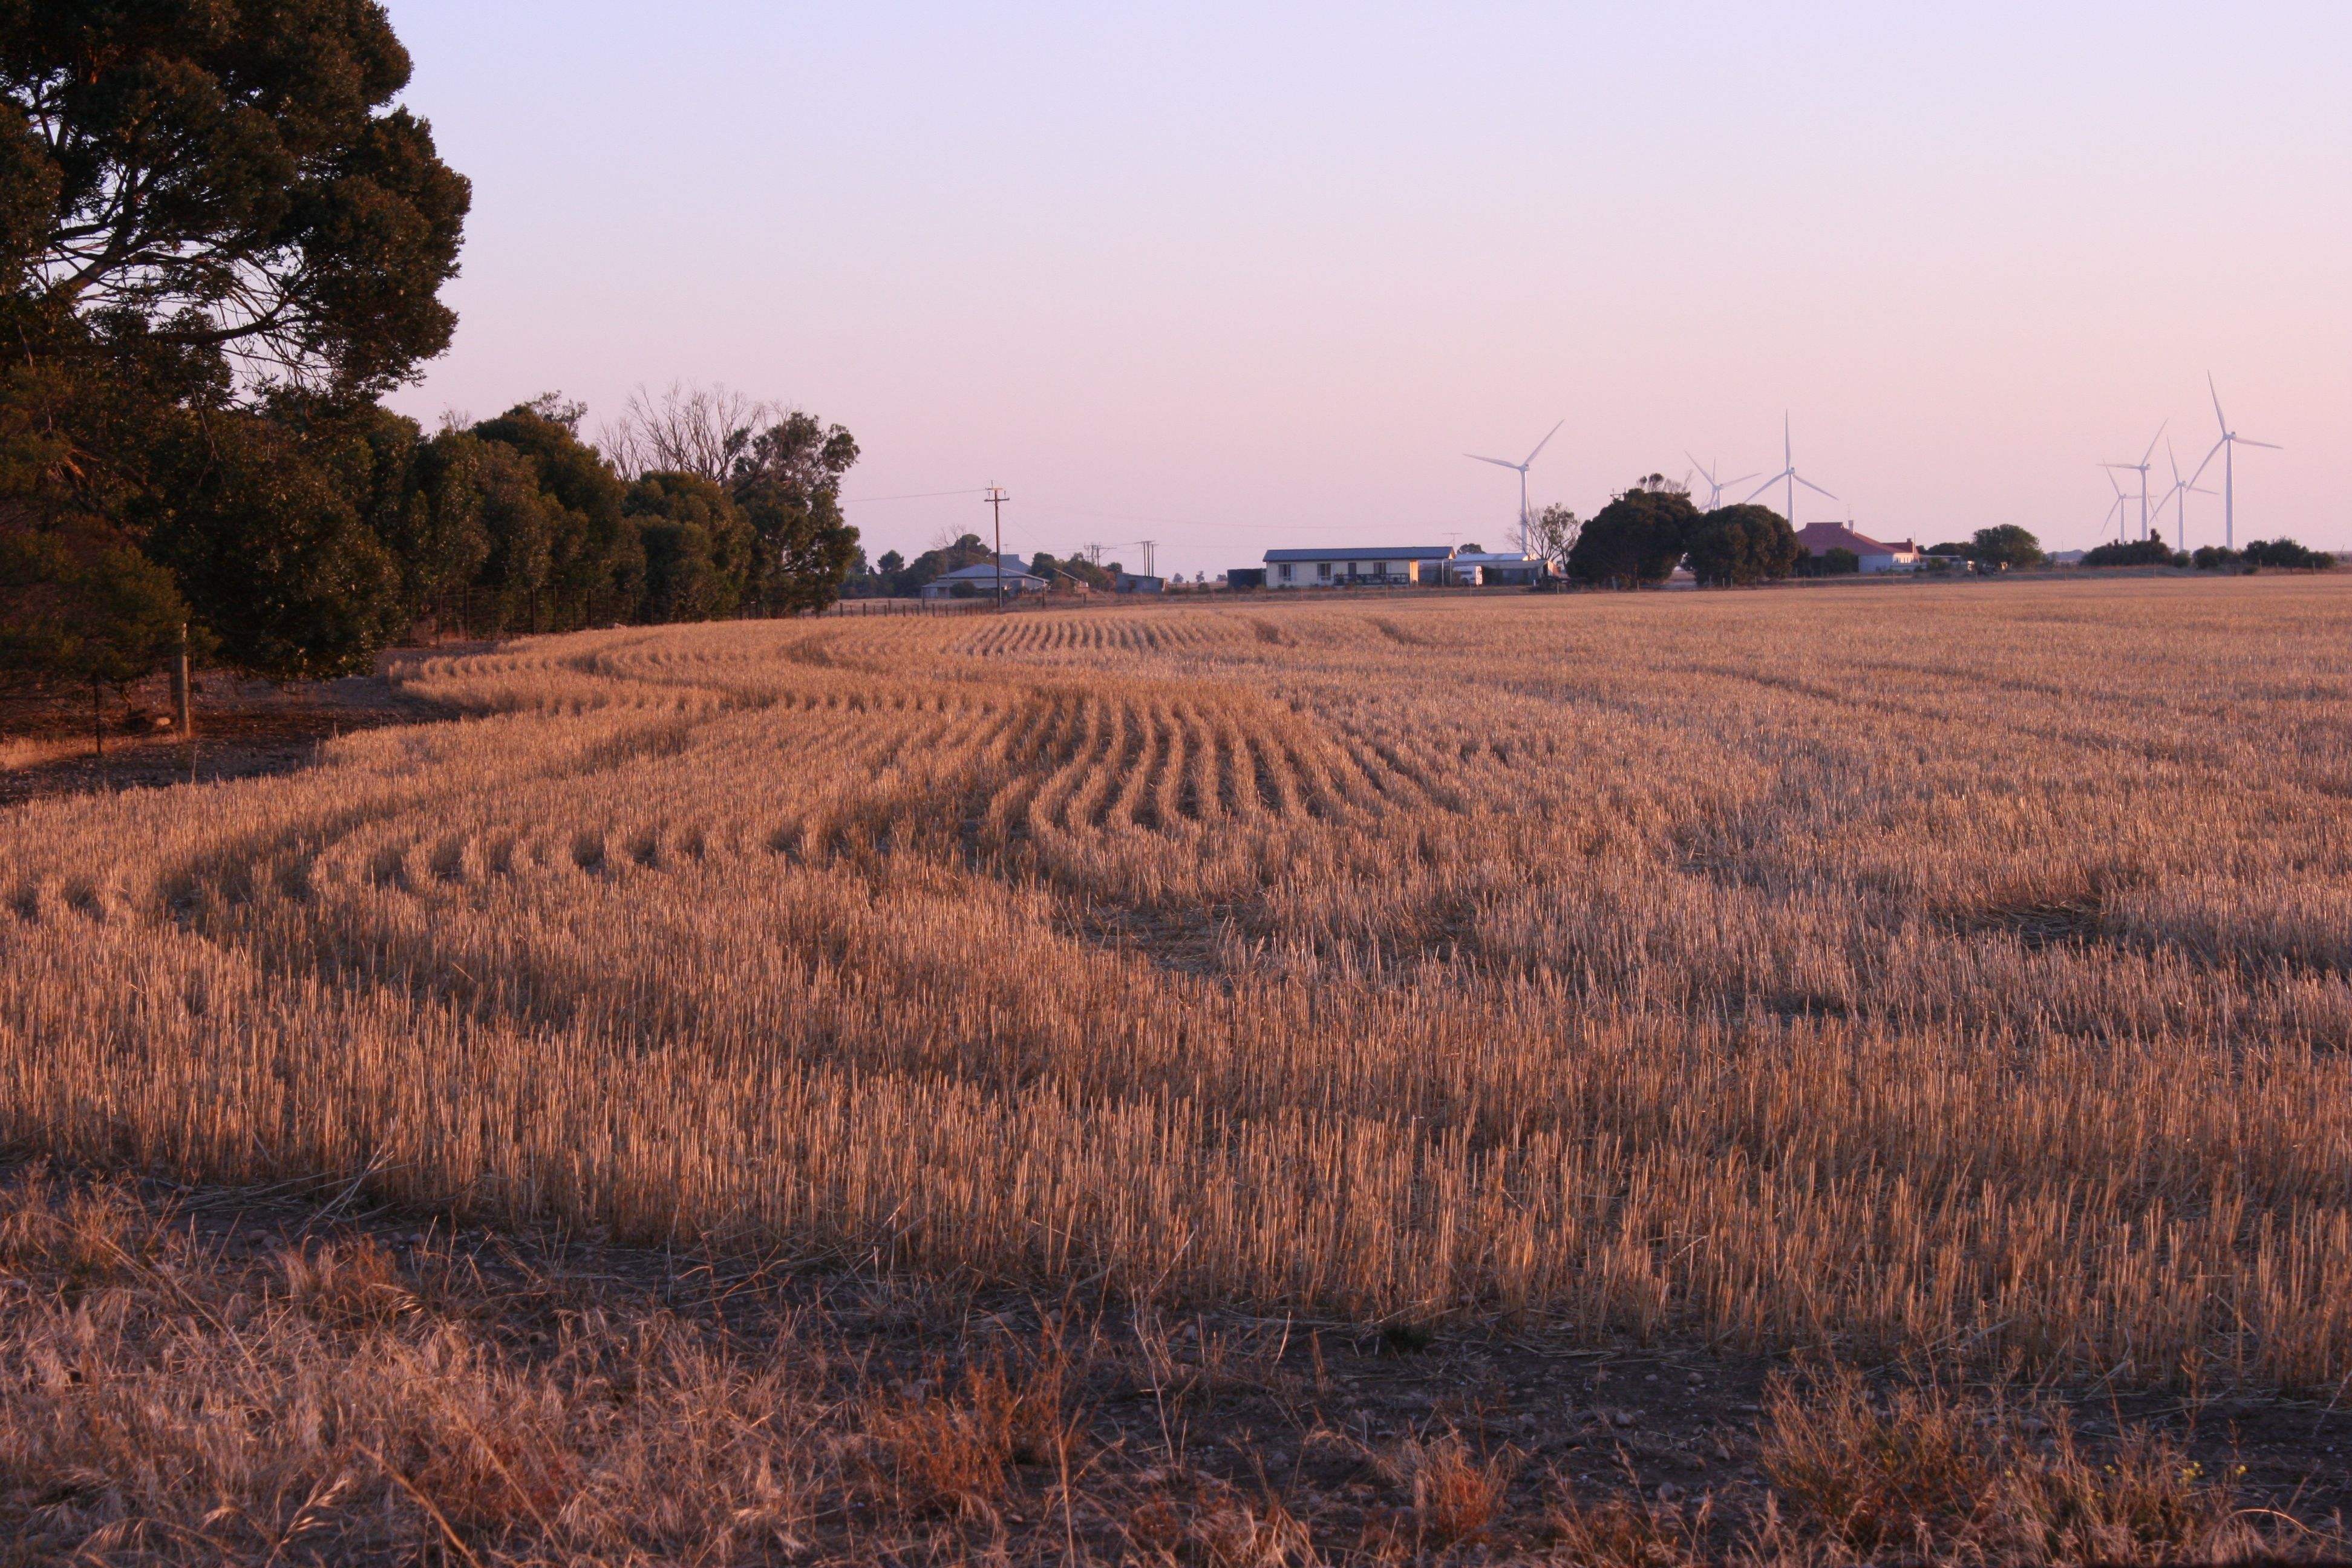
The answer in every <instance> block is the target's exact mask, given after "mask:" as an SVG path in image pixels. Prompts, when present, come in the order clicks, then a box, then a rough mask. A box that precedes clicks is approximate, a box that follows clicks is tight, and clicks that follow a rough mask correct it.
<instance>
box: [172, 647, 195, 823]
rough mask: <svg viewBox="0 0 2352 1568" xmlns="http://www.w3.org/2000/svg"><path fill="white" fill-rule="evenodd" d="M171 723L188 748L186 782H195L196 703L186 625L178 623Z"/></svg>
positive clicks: (173, 660) (173, 667)
mask: <svg viewBox="0 0 2352 1568" xmlns="http://www.w3.org/2000/svg"><path fill="white" fill-rule="evenodd" d="M172 721H173V723H175V724H177V725H178V726H179V727H180V743H181V744H182V745H184V746H185V747H187V748H188V782H189V783H190V784H194V783H195V782H196V703H195V697H194V687H193V685H192V683H191V682H190V681H189V679H188V623H187V622H185V621H182V622H181V623H180V650H179V652H177V653H176V654H174V655H173V657H172Z"/></svg>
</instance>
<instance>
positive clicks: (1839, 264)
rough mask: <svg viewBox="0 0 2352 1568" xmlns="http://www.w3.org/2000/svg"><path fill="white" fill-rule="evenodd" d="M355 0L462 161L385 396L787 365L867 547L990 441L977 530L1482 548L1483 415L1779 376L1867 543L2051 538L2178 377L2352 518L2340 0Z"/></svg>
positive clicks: (1807, 440) (1559, 455)
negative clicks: (1981, 0)
mask: <svg viewBox="0 0 2352 1568" xmlns="http://www.w3.org/2000/svg"><path fill="white" fill-rule="evenodd" d="M390 9H391V11H392V14H393V16H394V22H395V24H396V25H397V26H399V28H400V30H401V34H402V37H404V39H405V40H406V41H407V43H408V45H409V47H410V49H411V51H412V52H413V53H414V55H415V58H416V79H415V84H414V86H413V88H412V89H411V91H410V94H409V101H410V103H411V104H412V106H413V107H415V109H417V110H419V111H420V112H423V113H424V114H425V115H427V116H428V117H429V118H430V119H431V120H432V121H433V122H434V126H435V129H436V133H437V134H438V136H439V137H440V140H441V144H442V147H443V150H444V153H445V155H446V157H447V158H448V159H449V160H450V161H451V162H452V163H454V164H455V165H456V166H457V168H459V169H460V170H462V171H463V172H465V173H466V174H468V175H470V176H471V177H472V178H473V180H474V183H475V208H474V216H473V218H472V221H471V224H470V225H469V229H468V233H469V239H468V243H467V250H466V258H465V275H464V277H463V278H462V279H460V280H459V281H458V283H457V285H456V286H455V287H454V289H453V290H452V293H451V299H452V300H453V302H454V303H455V304H456V305H457V309H458V310H459V311H460V313H461V315H462V317H463V322H462V325H461V326H460V328H459V331H458V337H457V344H456V346H455V347H454V348H453V349H452V351H451V352H450V353H449V354H448V355H446V357H445V358H444V359H443V360H441V361H439V362H437V363H436V364H435V365H434V366H432V367H431V369H430V372H429V374H427V375H426V377H425V379H424V381H423V382H422V383H421V384H418V385H416V386H415V387H412V388H409V389H407V390H406V391H404V393H403V394H402V395H400V396H399V397H398V398H397V399H396V400H395V401H396V402H397V403H398V404H399V405H400V406H402V407H404V408H405V409H407V410H408V411H410V412H412V413H415V414H418V415H420V416H433V415H435V414H437V413H438V412H440V411H441V410H443V409H445V408H456V409H459V410H464V411H468V412H471V413H473V414H475V415H477V416H486V415H488V414H490V413H493V412H495V411H497V410H498V409H499V408H501V407H504V406H506V405H509V404H511V403H513V402H516V401H518V400H520V399H522V398H526V397H529V396H531V395H534V394H536V393H539V392H541V391H546V390H549V389H551V388H555V389H561V390H562V391H563V392H565V393H567V394H570V395H573V396H577V397H581V398H583V399H585V400H586V401H587V402H588V403H589V404H590V405H591V407H592V409H593V411H594V412H593V414H592V416H591V420H590V423H591V426H593V425H594V424H595V423H596V421H597V420H598V419H599V418H601V417H605V416H610V415H612V414H613V413H615V412H617V410H618V408H619V406H620V404H621V401H622V399H623V398H624V397H625V395H626V394H627V392H628V390H629V389H630V388H631V387H632V386H635V385H636V384H639V383H649V384H654V385H656V386H658V385H660V384H665V383H667V382H668V381H670V380H673V379H679V378H683V379H688V380H701V381H717V382H725V383H727V384H731V385H734V386H738V387H740V388H743V389H745V390H747V391H751V392H754V393H757V394H761V395H770V396H774V397H778V398H782V399H786V400H789V401H792V402H794V403H797V404H800V405H803V406H805V407H808V408H811V409H814V410H815V411H817V412H819V413H821V414H823V415H824V416H826V417H828V418H833V419H838V420H840V421H841V422H842V423H844V424H845V425H847V426H849V427H850V428H851V429H852V430H853V431H855V432H856V435H857V437H858V439H859V441H860V443H861V444H862V446H863V447H864V448H865V453H866V456H865V458H864V460H863V461H862V462H861V463H860V465H859V467H858V468H857V470H856V473H855V474H854V475H853V476H852V480H851V483H850V486H849V489H848V494H849V495H850V496H851V497H852V498H853V500H859V504H857V505H856V506H855V507H853V509H852V511H853V518H854V520H855V521H857V522H858V523H859V525H860V527H861V528H862V529H863V530H864V531H865V534H866V539H867V542H868V545H869V549H870V550H871V551H872V552H874V553H876V554H879V553H880V552H882V551H883V550H885V549H889V548H894V547H895V548H898V549H899V550H902V551H907V552H913V551H915V550H919V549H921V548H924V547H926V546H927V545H929V544H930V543H931V542H934V540H935V539H937V538H938V537H939V536H940V535H941V534H942V533H950V532H954V531H962V530H964V529H967V528H978V527H979V526H980V525H981V524H982V521H984V519H985V518H986V515H987V513H986V509H985V508H984V507H983V506H982V505H981V503H980V500H979V498H978V497H977V496H976V495H950V496H943V497H939V498H935V499H931V500H908V501H900V500H870V501H869V500H862V499H861V498H880V497H891V496H898V495H902V494H907V493H910V492H925V491H940V490H974V489H978V488H979V487H981V486H982V485H985V484H987V483H989V482H990V481H992V480H994V481H996V482H999V483H1002V484H1003V485H1004V486H1005V488H1006V489H1009V490H1010V491H1011V492H1012V493H1013V503H1012V504H1011V505H1010V506H1008V507H1007V508H1006V510H1005V521H1006V544H1007V546H1008V548H1018V549H1021V550H1023V551H1024V552H1027V551H1031V550H1036V549H1047V550H1052V551H1054V552H1056V553H1060V552H1066V551H1067V550H1069V549H1072V548H1074V547H1076V546H1077V545H1080V544H1082V543H1085V542H1088V541H1101V542H1106V543H1108V544H1112V545H1120V544H1122V543H1124V542H1129V541H1133V540H1137V539H1139V538H1143V537H1146V536H1149V537H1151V538H1155V539H1157V540H1159V541H1160V566H1161V567H1162V568H1163V569H1167V570H1181V571H1183V572H1185V573H1187V574H1190V573H1191V572H1193V571H1196V570H1206V571H1208V572H1210V573H1212V574H1214V573H1215V572H1216V571H1218V570H1221V569H1223V568H1224V567H1227V566H1230V565H1238V564H1243V563H1249V562H1254V561H1255V560H1256V558H1257V557H1258V555H1259V553H1260V552H1262V551H1263V550H1265V548H1266V547H1268V546H1270V545H1280V544H1311V543H1320V542H1332V541H1338V540H1342V539H1358V538H1360V539H1361V540H1363V541H1365V542H1436V543H1444V542H1448V541H1449V540H1454V541H1461V542H1480V543H1484V544H1486V545H1488V546H1490V547H1496V546H1499V545H1500V544H1502V543H1503V542H1504V541H1505V536H1506V535H1507V532H1508V531H1509V530H1510V528H1511V526H1512V522H1513V519H1514V514H1515V511H1516V507H1517V489H1516V483H1517V481H1516V479H1514V477H1513V476H1512V475H1510V474H1509V473H1507V472H1506V471H1504V470H1502V469H1499V468H1489V467H1486V466H1485V465H1481V464H1477V463H1473V462H1470V461H1468V460H1466V459H1465V458H1463V457H1462V456H1461V454H1462V453H1464V452H1465V451H1479V452H1493V453H1496V454H1497V455H1501V456H1522V455H1524V454H1525V452H1526V451H1527V449H1528V447H1532V446H1534V444H1535V443H1536V441H1537V439H1538V437H1541V436H1542V434H1543V433H1544V431H1545V430H1547V429H1549V427H1550V426H1551V425H1552V424H1553V422H1554V421H1556V420H1559V419H1562V418H1565V419H1566V420H1567V422H1568V423H1567V427H1566V428H1565V429H1563V430H1562V431H1561V432H1560V434H1559V437H1558V439H1556V440H1555V441H1554V442H1553V443H1552V445H1551V447H1549V449H1548V450H1547V451H1546V452H1545V453H1544V455H1543V458H1541V460H1540V461H1539V462H1538V465H1537V468H1536V469H1535V473H1534V479H1533V486H1532V488H1533V492H1534V497H1535V500H1536V502H1537V504H1538V505H1541V504H1543V503H1545V502H1547V501H1554V500H1559V501H1565V502H1567V503H1568V504H1569V505H1570V506H1573V507H1575V508H1577V509H1578V510H1580V511H1582V512H1585V513H1586V514H1588V515H1589V514H1590V513H1591V510H1593V509H1594V508H1596V507H1597V506H1599V505H1601V503H1602V502H1604V501H1605V500H1607V499H1608V496H1609V494H1610V493H1611V492H1612V490H1613V489H1618V488H1622V486H1623V485H1624V484H1625V483H1627V482H1628V481H1630V480H1632V479H1634V478H1636V477H1638V476H1639V475H1642V474H1644V473H1647V472H1650V471H1652V470H1653V469H1659V470H1663V471H1664V472H1666V473H1667V474H1668V475H1669V476H1671V477H1676V478H1679V477H1680V476H1681V475H1682V474H1683V472H1684V471H1685V468H1687V467H1688V463H1687V461H1686V459H1685V457H1684V453H1685V448H1687V449H1688V450H1690V451H1692V452H1695V453H1696V454H1697V455H1698V457H1699V458H1702V459H1705V460H1710V461H1712V460H1716V459H1720V461H1721V462H1722V463H1723V464H1724V465H1725V467H1726V468H1727V469H1728V470H1729V471H1730V472H1732V473H1744V472H1748V471H1749V470H1762V471H1765V472H1769V471H1771V470H1773V469H1775V468H1778V467H1779V460H1778V459H1779V455H1780V418H1781V415H1782V412H1783V410H1784V409H1785V410H1786V411H1788V412H1789V413H1790V416H1792V418H1793V421H1794V425H1795V431H1796V447H1797V461H1798V465H1799V467H1800V468H1801V469H1802V470H1803V471H1804V472H1805V473H1807V474H1808V475H1809V476H1811V477H1812V478H1813V479H1817V480H1818V481H1819V482H1821V483H1822V484H1823V485H1826V486H1827V487H1828V488H1829V489H1832V490H1834V491H1836V492H1837V494H1838V495H1839V497H1840V498H1842V500H1843V501H1844V502H1846V503H1850V505H1851V508H1852V511H1853V521H1854V524H1855V526H1856V527H1858V528H1859V529H1861V530H1862V531H1864V532H1865V533H1872V534H1875V535H1878V536H1881V537H1902V536H1906V535H1907V536H1914V537H1916V538H1918V539H1919V540H1920V541H1921V542H1931V541H1934V540H1937V539H1943V538H1948V537H1955V536H1958V535H1960V534H1963V533H1965V532H1967V531H1969V530H1971V529H1974V528H1976V527H1979V526H1981V525H1983V524H1985V523H1989V522H2011V521H2013V522H2021V523H2023V524H2025V525H2026V526H2027V527H2029V528H2032V529H2033V530H2034V531H2036V532H2037V533H2039V534H2041V535H2042V540H2043V542H2044V543H2045V544H2046V545H2048V546H2050V547H2052V548H2062V547H2066V546H2080V545H2084V544H2089V543H2093V542H2096V539H2097V537H2098V530H2099V524H2100V519H2101V514H2102V512H2103V511H2104V510H2105V508H2106V506H2107V504H2108V502H2109V500H2110V499H2111V492H2110V490H2109V489H2108V487H2107V480H2106V479H2105V477H2104V476H2103V475H2102V473H2101V471H2100V470H2099V468H2098V467H2097V464H2098V463H2099V462H2100V461H2102V460H2105V459H2111V460H2129V459H2132V458H2137V455H2138V454H2139V452H2140V450H2141V449H2142V448H2143V447H2146V446H2147V443H2148V440H2149V438H2150V437H2152V436H2153V435H2154V434H2155V433H2156V430H2157V427H2158V424H2159V422H2161V421H2164V420H2167V419H2169V420H2170V421H2171V426H2170V434H2171V436H2172V437H2173V439H2174V441H2175V443H2176V446H2177V448H2178V450H2179V454H2180V457H2181V459H2182V462H2183V464H2184V465H2185V466H2188V467H2193V466H2194V465H2195V464H2196V462H2198V461H2199V460H2200V459H2201V458H2203V457H2204V455H2205V453H2206V450H2207V448H2208V447H2210V445H2211V444H2212V440H2213V437H2214V423H2213V414H2212V410H2211V407H2210V404H2209V402H2208V401H2207V398H2206V393H2205V375H2206V373H2207V372H2208V371H2209V370H2210V371H2211V372H2212V373H2213V374H2214V375H2215V376H2216V377H2217V378H2218V379H2219V381H2220V384H2221V393H2222V396H2223V399H2224V402H2225V404H2226V405H2227V406H2228V408H2229V412H2230V415H2231V420H2232V422H2233V423H2234V424H2235V425H2236V426H2237V427H2238V428H2239V429H2240V430H2241V431H2242V433H2243V434H2246V435H2248V436H2252V437H2259V438H2262V439H2264V440H2269V441H2274V442H2278V443H2281V444H2283V445H2284V447H2286V448H2287V449H2286V450H2285V451H2283V452H2276V453H2272V452H2251V453H2246V452H2242V453H2241V458H2240V462H2239V467H2238V479H2239V484H2238V524H2239V539H2240V542H2243V541H2244V540H2245V539H2247V538H2250V537H2258V536H2277V535H2280V534H2289V535H2293V536H2294V537H2297V538H2300V539H2302V540H2303V541H2304V542H2306V543H2311V544H2320V545H2329V546H2334V547H2336V548H2339V549H2352V441H2347V439H2346V436H2347V424H2352V201H2347V193H2352V93H2347V91H2346V90H2345V89H2344V61H2345V60H2346V59H2347V58H2352V7H2347V6H2345V5H2341V4H2330V5H2318V4H2305V5H2247V6H2242V7H2239V8H2236V9H2235V10H2232V11H2228V12H2225V11H2223V10H2221V9H2220V8H2216V7H2210V6H2201V5H2200V6H2191V5H2174V4H2165V3H2156V4H2147V5H2133V6H2126V5H2095V6H2071V7H2052V6H2048V5H1969V6H1965V7H1935V8H1925V7H1891V6H1885V5H1739V6H1734V5H1697V4H1684V5H1673V4H1668V5H1575V6H1563V5H1549V6H1533V5H1530V6H1524V7H1514V6H1467V7H1465V6H1452V5H1449V6H1438V5H1428V6H1423V7H1398V6H1368V5H1351V6H1345V7H1342V6H1336V5H1335V6H1328V7H1299V6H1272V7H1269V6H1265V5H1246V6H1244V5H1222V4H1193V5H1181V6H1178V5H1150V6H1142V7H1134V8H1129V9H1127V10H1126V11H1124V12H1115V11H1114V10H1113V8H1109V7H1093V6H1088V7H1079V6H1068V7H1046V6H1005V5H992V6H987V7H978V6H975V7H971V8H969V9H966V8H953V7H947V6H941V5H887V4H885V5H868V6H835V7H826V8H823V9H818V8H813V7H800V6H791V5H754V4H735V5H720V4H707V5H691V4H677V5H669V6H665V7H662V8H660V10H659V12H658V15H659V16H660V17H661V18H662V20H661V21H660V23H659V25H658V26H656V25H653V24H651V23H649V22H648V21H647V20H646V17H647V16H651V15H654V14H655V13H654V12H653V11H652V10H651V9H649V8H646V7H641V6H636V5H618V4H613V3H610V0H572V3H569V4H562V5H558V4H552V3H541V0H500V3H499V4H497V5H481V4H479V3H478V0H475V3H472V4H467V5H458V4H456V3H454V0H390ZM2156 461H2157V465H2158V473H2159V474H2160V475H2165V477H2166V482H2168V474H2166V470H2165V468H2164V464H2165V454H2164V451H2163V449H2162V447H2158V453H2157V458H2156ZM2220 468H2221V465H2220V463H2219V462H2218V460H2217V461H2216V462H2215V464H2214V466H2213V468H2212V470H2211V474H2212V476H2213V482H2214V483H2215V484H2216V488H2218V476H2219V473H2220ZM1798 510H1799V516H1798V519H1797V521H1800V522H1806V521H1819V520H1822V519H1825V518H1837V519H1839V520H1841V521H1843V518H1844V516H1845V510H1846V509H1845V507H1844V506H1843V505H1839V504H1835V503H1832V502H1830V501H1827V500H1820V499H1819V498H1812V499H1811V501H1809V502H1808V503H1805V504H1801V505H1800V507H1799V509H1798ZM2136 516H2137V512H2136V510H2135V517H2136ZM2166 532H2167V535H2168V537H2169V536H2170V533H2171V524H2170V520H2169V518H2168V519H2167V523H2166ZM2220 532H2221V502H2220V499H2219V498H2218V497H2214V498H2211V499H2207V498H2202V497H2199V498H2192V501H2191V510H2190V512H2189V543H2190V545H2192V546H2194V545H2196V544H2198V543H2200V542H2209V541H2213V540H2218V538H2219V537H2220ZM1109 553H1111V554H1116V555H1121V556H1123V557H1125V558H1126V559H1127V560H1128V561H1129V564H1134V563H1136V561H1137V559H1138V556H1137V552H1135V551H1134V550H1132V549H1131V548H1129V549H1123V550H1122V549H1114V550H1112V551H1111V552H1109Z"/></svg>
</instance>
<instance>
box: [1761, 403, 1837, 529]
mask: <svg viewBox="0 0 2352 1568" xmlns="http://www.w3.org/2000/svg"><path fill="white" fill-rule="evenodd" d="M1780 465H1781V466H1780V472H1779V473H1777V474H1774V475H1773V476H1772V477H1771V478H1770V479H1766V480H1765V481H1764V482H1763V483H1762V484H1760V485H1759V486H1757V487H1756V489H1755V492H1754V493H1753V494H1751V495H1750V496H1748V500H1755V499H1756V497H1757V496H1760V495H1762V494H1763V493H1764V492H1765V491H1766V490H1769V489H1771V488H1772V487H1773V486H1774V485H1777V484H1780V483H1783V482H1786V484H1787V485H1788V488H1789V502H1788V506H1789V510H1787V511H1785V512H1783V513H1782V514H1781V515H1782V516H1784V517H1786V518H1787V519H1788V520H1789V526H1790V528H1794V527H1796V526H1797V487H1798V486H1799V485H1802V486H1804V487H1805V488H1806V489H1809V490H1811V491H1812V492H1814V493H1815V494H1816V495H1825V496H1830V500H1837V499H1838V498H1837V497H1835V496H1833V495H1830V492H1829V491H1827V490H1825V489H1822V487H1821V486H1819V485H1817V484H1815V483H1813V481H1812V480H1811V479H1807V478H1805V476H1804V475H1802V474H1801V473H1799V472H1797V458H1796V456H1795V452H1794V449H1793V448H1792V447H1790V442H1789V416H1787V415H1786V414H1783V415H1781V416H1780Z"/></svg>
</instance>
